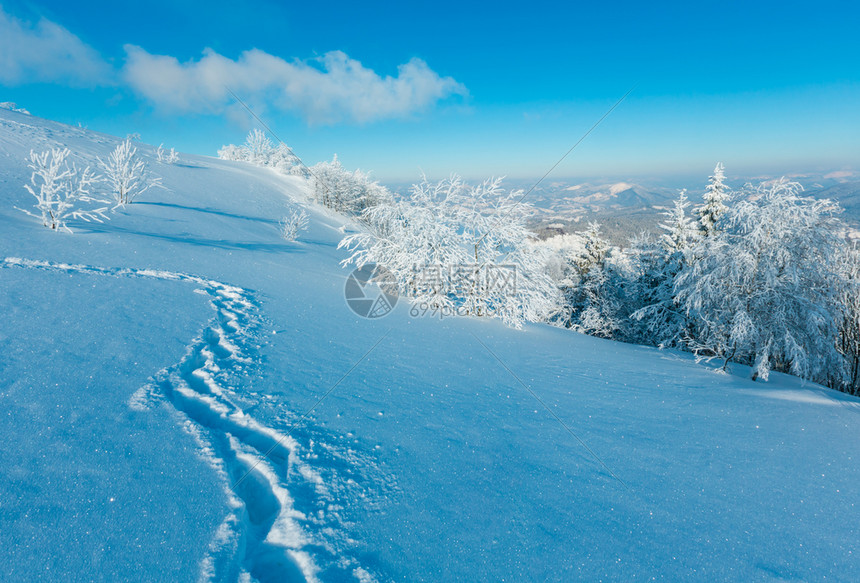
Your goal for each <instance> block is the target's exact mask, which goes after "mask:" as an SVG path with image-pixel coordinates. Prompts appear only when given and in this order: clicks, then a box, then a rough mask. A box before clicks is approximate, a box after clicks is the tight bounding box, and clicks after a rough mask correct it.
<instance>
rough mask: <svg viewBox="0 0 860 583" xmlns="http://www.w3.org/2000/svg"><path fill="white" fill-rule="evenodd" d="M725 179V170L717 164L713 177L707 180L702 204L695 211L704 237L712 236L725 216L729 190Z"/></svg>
mask: <svg viewBox="0 0 860 583" xmlns="http://www.w3.org/2000/svg"><path fill="white" fill-rule="evenodd" d="M725 179H726V172H725V168H724V167H723V164H722V162H718V163H717V165H716V167H715V168H714V174H713V176H711V177H709V178H708V186H707V187H706V188H705V195H704V202H703V203H702V204H701V205H700V206H698V207H696V209H695V210H696V214H697V215H698V216H699V229H700V230H701V232H702V234H703V235H705V236H709V235H713V234H714V233H715V232H716V231H717V230H718V229H719V223H720V219H721V218H722V217H723V215H725V214H726V210H727V207H726V201H727V200H728V198H729V195H730V190H729V187H728V186H726V183H725Z"/></svg>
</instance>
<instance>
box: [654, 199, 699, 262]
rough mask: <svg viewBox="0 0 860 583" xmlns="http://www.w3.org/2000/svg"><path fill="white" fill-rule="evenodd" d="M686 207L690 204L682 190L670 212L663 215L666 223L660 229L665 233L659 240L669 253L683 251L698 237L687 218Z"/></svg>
mask: <svg viewBox="0 0 860 583" xmlns="http://www.w3.org/2000/svg"><path fill="white" fill-rule="evenodd" d="M688 206H690V203H689V202H688V201H687V190H686V189H683V190H681V192H680V193H679V194H678V198H677V199H676V200H675V203H674V207H673V208H672V210H669V211H666V212H664V213H663V216H665V217H666V222H665V223H660V228H661V229H663V230H664V231H666V232H665V233H663V236H662V237H661V238H660V240H661V241H662V243H663V245H664V246H665V248H666V250H667V251H669V252H670V253H671V252H675V251H684V250H685V249H687V248H688V247H689V246H690V243H691V242H692V240H693V239H694V238H695V237H696V236H697V235H698V231H697V229H696V227H695V225H694V224H693V220H692V219H691V218H690V217H689V216H687V207H688Z"/></svg>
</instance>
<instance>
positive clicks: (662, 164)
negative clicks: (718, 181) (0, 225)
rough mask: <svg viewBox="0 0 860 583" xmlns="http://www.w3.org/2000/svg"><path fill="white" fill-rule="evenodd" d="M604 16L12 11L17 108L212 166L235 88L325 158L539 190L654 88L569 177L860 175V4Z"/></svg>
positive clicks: (465, 11) (637, 9) (74, 7)
mask: <svg viewBox="0 0 860 583" xmlns="http://www.w3.org/2000/svg"><path fill="white" fill-rule="evenodd" d="M129 4H135V5H129ZM596 4H597V3H593V2H589V3H556V2H553V3H548V2H540V1H535V2H529V3H511V4H502V3H497V4H494V5H492V6H488V5H484V4H481V5H479V4H475V5H471V6H470V5H468V4H466V3H463V2H462V1H461V2H448V1H446V0H443V1H438V0H437V1H433V2H423V1H419V2H410V3H390V4H389V3H386V4H369V3H357V2H349V3H342V2H327V3H325V4H321V3H299V2H295V3H293V2H291V3H283V2H274V1H269V0H251V1H250V2H245V3H244V4H242V5H239V3H237V2H224V1H221V0H215V1H210V2H206V3H201V2H190V1H187V0H171V1H165V0H154V1H151V2H147V3H146V5H145V6H144V5H143V4H142V3H141V4H140V5H137V3H118V2H116V1H115V0H112V1H109V2H108V1H94V2H76V3H71V2H39V1H36V2H11V3H9V2H6V3H4V4H3V5H2V7H3V17H2V19H0V101H15V102H17V103H19V105H21V106H23V107H26V108H27V109H29V110H31V111H32V112H33V113H34V114H36V115H40V116H42V117H47V118H51V119H56V120H59V121H64V122H68V123H74V124H77V123H81V124H82V125H85V126H87V127H89V128H90V129H94V130H99V131H104V132H108V133H112V134H116V135H125V134H127V133H131V132H139V133H140V134H141V135H142V138H143V140H144V141H147V142H150V143H155V144H158V143H161V142H164V143H165V145H167V146H175V147H177V148H178V149H180V150H182V151H188V152H194V153H201V154H214V152H215V151H216V150H217V149H218V147H219V146H220V145H222V144H224V143H230V142H234V143H237V142H239V141H241V140H242V139H243V136H244V134H245V133H246V132H247V131H248V130H249V129H250V128H251V127H252V124H251V121H250V120H249V118H248V116H247V115H246V114H245V113H244V112H243V111H242V110H241V109H240V108H238V107H237V106H236V105H235V104H231V100H230V99H229V97H228V96H227V95H226V94H225V92H224V89H223V87H224V85H229V86H231V88H232V89H233V90H235V91H236V92H237V93H238V94H239V95H240V96H241V97H242V98H243V99H245V100H246V101H247V102H248V103H249V104H251V105H252V107H253V108H254V110H255V111H257V113H258V114H259V115H260V116H261V117H263V118H264V119H265V120H266V121H267V122H268V123H269V125H270V126H271V127H272V128H273V129H274V130H275V132H276V133H277V134H278V135H279V136H280V137H281V138H282V139H284V140H285V141H286V142H287V143H288V144H290V145H291V146H292V147H293V148H294V149H295V151H296V152H297V153H298V154H299V155H300V156H302V157H303V158H304V159H305V160H306V161H307V162H308V163H313V162H316V161H319V160H322V159H328V158H330V157H331V155H332V154H333V153H335V152H337V153H338V155H339V157H340V158H341V160H342V161H343V163H344V164H345V165H346V166H348V167H360V168H362V169H365V170H372V171H373V173H374V175H375V176H376V177H377V178H379V179H381V180H383V181H403V180H410V179H412V178H415V177H417V176H418V175H419V173H420V172H421V171H424V172H426V173H427V174H428V175H430V176H434V177H437V176H445V175H447V174H449V173H451V172H457V173H459V174H462V175H464V176H466V177H482V176H488V175H507V176H510V177H516V178H528V177H533V176H540V175H542V174H543V172H544V171H546V170H547V169H548V168H549V167H550V166H552V164H553V163H555V161H556V160H557V159H558V158H559V157H560V156H561V155H562V154H563V153H564V152H565V151H566V150H567V149H568V148H569V147H570V146H571V145H572V144H573V143H574V142H575V141H576V140H577V139H578V138H579V137H580V136H581V135H582V134H583V133H584V132H585V131H586V130H587V129H588V128H589V127H590V126H591V125H592V124H593V123H594V122H595V121H596V120H597V119H598V118H599V117H600V116H601V115H602V114H603V113H604V112H605V111H606V110H607V109H608V108H609V107H611V106H612V104H613V103H614V102H615V101H616V100H617V99H618V98H619V97H621V96H622V95H623V94H624V93H625V92H626V91H627V90H628V89H630V88H631V87H632V86H634V85H635V89H634V91H633V92H632V93H631V95H630V96H629V97H628V98H627V100H626V101H625V102H624V103H623V104H621V105H620V106H619V107H618V108H617V109H616V110H615V111H614V112H613V113H612V115H610V116H609V117H608V118H607V119H606V120H605V121H604V122H603V124H601V126H600V127H599V128H598V129H597V130H596V131H595V132H594V133H593V134H591V135H590V136H589V138H588V139H587V140H586V141H585V142H583V144H582V145H581V146H580V147H579V148H578V149H577V150H576V151H575V152H574V153H573V154H572V155H571V156H570V157H569V158H568V159H567V160H565V162H564V163H563V164H562V165H560V166H559V168H558V169H557V170H556V171H555V172H554V173H553V177H557V178H561V177H594V176H607V177H614V178H618V179H622V178H629V177H637V176H661V175H671V174H690V175H696V174H699V175H702V176H705V175H707V173H708V172H709V171H710V170H711V169H712V168H713V166H714V163H715V162H716V161H718V160H721V161H723V162H724V163H725V164H726V167H727V170H728V173H729V175H730V176H731V175H732V174H744V173H746V174H750V173H753V174H758V173H763V174H766V173H790V172H795V171H796V172H807V171H829V170H838V169H854V170H857V169H860V168H858V160H860V157H859V156H858V155H860V64H858V63H860V40H858V39H860V35H858V34H857V33H856V30H855V29H856V23H857V22H860V8H857V7H855V6H853V5H852V3H848V2H845V3H827V2H818V3H809V2H804V3H798V2H780V3H757V4H755V5H753V6H750V5H748V3H740V2H719V3H709V2H683V3H682V2H677V3H675V2H671V3H670V2H665V3H644V2H640V3H624V2H619V3H611V4H608V5H606V6H598V5H596ZM4 38H5V39H6V40H5V41H4V40H3V39H4ZM253 49H256V50H255V51H254V52H252V53H246V51H251V50H253ZM204 50H207V51H208V52H207V53H206V54H205V55H204Z"/></svg>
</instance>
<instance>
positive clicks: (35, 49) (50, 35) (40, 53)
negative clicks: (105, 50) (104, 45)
mask: <svg viewBox="0 0 860 583" xmlns="http://www.w3.org/2000/svg"><path fill="white" fill-rule="evenodd" d="M110 74H111V71H110V67H109V66H108V65H107V63H105V62H104V60H102V58H101V57H100V56H99V54H98V53H97V52H96V51H95V50H93V49H92V48H91V47H90V46H88V45H86V44H84V42H83V41H81V39H79V38H78V37H76V36H75V35H73V34H72V33H71V32H69V31H68V30H66V29H65V28H63V27H62V26H60V25H59V24H56V23H54V22H51V21H50V20H46V19H42V20H40V21H39V22H38V23H37V24H35V25H33V24H31V23H27V22H24V21H22V20H18V19H17V18H14V17H13V16H11V15H9V14H7V13H6V12H4V11H3V8H2V7H0V83H3V84H5V85H19V84H22V83H38V82H61V83H67V84H69V85H76V86H93V85H98V84H102V83H106V82H108V80H109V77H110Z"/></svg>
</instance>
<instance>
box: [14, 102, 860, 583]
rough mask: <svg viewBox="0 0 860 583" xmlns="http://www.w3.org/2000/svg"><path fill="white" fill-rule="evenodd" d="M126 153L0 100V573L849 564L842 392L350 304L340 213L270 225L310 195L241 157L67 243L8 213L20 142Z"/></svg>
mask: <svg viewBox="0 0 860 583" xmlns="http://www.w3.org/2000/svg"><path fill="white" fill-rule="evenodd" d="M117 143H118V140H117V139H115V138H112V137H109V136H103V135H99V134H95V133H92V132H87V131H83V130H78V129H75V128H70V127H67V126H63V125H61V124H55V123H52V122H49V121H45V120H40V119H38V118H33V117H29V116H26V115H23V114H19V113H15V112H8V111H0V315H2V322H3V324H2V327H0V346H2V347H3V358H2V359H0V418H2V420H3V421H2V424H0V463H2V467H3V472H0V492H2V497H0V579H2V580H4V581H31V580H48V581H68V580H79V579H80V580H90V579H93V580H140V581H156V580H163V581H185V580H194V579H197V578H198V577H200V578H203V579H211V580H216V581H235V580H241V579H242V578H243V577H246V574H247V575H250V577H251V578H253V579H256V580H259V581H313V580H319V581H373V580H378V581H503V580H504V581H571V580H595V581H596V580H651V579H660V580H671V581H674V580H698V581H710V580H733V581H756V580H761V581H787V580H788V581H809V580H833V581H853V580H857V579H858V578H860V560H858V556H857V555H858V552H860V550H858V540H860V532H858V530H860V529H858V526H857V525H858V524H860V507H858V506H860V466H858V463H857V462H858V459H860V445H858V440H857V434H858V427H860V403H858V400H857V399H853V398H850V397H846V396H844V395H842V394H839V393H835V392H833V391H830V390H826V389H823V388H821V387H818V386H811V385H807V386H803V385H802V384H801V383H800V382H798V381H797V380H795V379H792V378H789V377H786V376H783V375H773V377H772V381H771V382H770V383H768V384H762V383H752V382H750V381H748V380H745V379H744V378H743V371H741V370H737V371H735V372H736V373H737V376H731V375H724V374H718V373H716V372H714V371H712V370H711V369H709V368H708V367H705V366H702V365H696V364H695V363H693V362H692V360H691V359H690V358H689V357H688V356H687V355H683V354H677V353H673V352H659V351H656V350H652V349H648V348H641V347H635V346H627V345H621V344H617V343H612V342H608V341H602V340H597V339H593V338H589V337H585V336H581V335H578V334H575V333H571V332H569V331H566V330H560V329H555V328H551V327H548V326H528V327H526V328H525V329H524V330H523V331H515V330H510V329H507V328H505V327H503V326H502V325H501V324H500V323H499V322H497V321H480V320H473V319H464V318H452V319H445V320H442V321H440V320H438V319H432V318H427V317H425V318H422V317H414V316H411V315H410V313H409V306H406V305H404V303H402V302H401V303H400V304H399V305H398V306H397V308H396V309H395V311H394V312H393V313H391V314H390V315H388V316H387V317H385V318H381V319H377V320H365V319H362V318H359V317H357V316H356V315H354V314H353V313H352V312H351V311H350V310H349V309H348V307H347V305H346V303H345V301H344V299H343V287H344V281H345V278H346V275H347V270H344V269H342V268H340V266H339V261H340V260H341V259H343V254H342V252H341V251H338V250H337V249H336V245H337V242H338V241H339V240H340V238H341V237H342V236H343V232H344V231H347V232H348V231H349V230H350V229H351V228H352V227H350V226H349V225H348V224H345V223H344V220H343V219H340V218H338V217H335V216H332V215H330V214H328V213H326V212H325V211H322V210H320V209H317V208H314V207H309V212H310V214H311V224H310V229H309V230H308V231H307V232H306V233H304V234H303V235H302V237H301V239H300V241H299V242H297V243H287V242H285V241H284V240H283V239H281V238H279V234H278V225H277V221H278V219H280V218H281V217H282V216H283V215H284V214H285V213H286V212H287V210H288V209H289V208H292V207H293V206H294V205H296V204H304V203H302V201H303V200H304V193H305V189H306V184H305V183H304V182H303V181H302V180H301V179H298V178H288V177H284V176H281V175H278V174H275V173H273V172H270V171H268V170H265V169H260V168H254V167H251V166H249V165H246V164H242V163H229V162H223V161H219V160H213V159H210V158H202V157H194V156H183V157H182V162H181V163H180V164H179V165H164V164H158V163H156V162H155V161H153V160H150V166H151V168H152V170H153V171H154V172H155V173H157V174H159V175H161V176H162V177H163V182H164V185H165V187H166V188H165V189H163V190H160V189H154V190H151V191H149V192H147V193H146V194H145V195H143V196H142V197H141V200H140V201H139V202H138V203H136V204H133V205H130V206H128V207H126V208H125V209H123V210H120V211H118V212H117V213H116V215H115V216H114V218H113V219H112V220H111V221H110V222H107V223H104V224H90V223H75V222H71V223H70V226H71V227H72V228H73V229H74V230H75V234H73V235H68V234H64V233H54V232H51V231H49V230H48V229H45V228H43V227H42V226H41V225H40V224H39V223H38V222H37V221H35V220H34V219H32V218H30V217H28V216H26V215H25V214H24V213H22V212H20V211H17V210H15V209H14V208H13V207H15V206H18V207H24V208H26V207H27V205H30V204H32V202H31V200H30V199H31V198H32V197H31V196H30V194H28V193H27V192H26V191H25V190H24V188H23V184H24V182H25V181H26V180H27V179H28V178H29V172H28V170H27V168H26V163H25V158H26V156H27V154H28V153H29V150H30V148H36V149H44V148H46V147H49V146H51V145H57V144H62V145H66V146H68V147H69V148H70V149H71V150H72V151H73V153H74V154H75V155H76V156H78V160H79V163H80V162H81V161H84V162H85V161H86V160H87V159H89V160H92V158H93V157H94V156H95V155H101V156H104V155H105V154H106V153H107V152H108V151H110V149H112V148H113V147H114V146H115V145H116V144H117ZM140 149H141V152H142V153H143V154H144V155H146V156H152V150H151V149H150V148H148V147H144V146H141V148H140ZM323 397H325V398H323ZM311 410H312V411H311ZM308 411H311V412H310V413H309V414H307V415H306V413H307V412H308ZM231 486H232V489H231Z"/></svg>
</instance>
